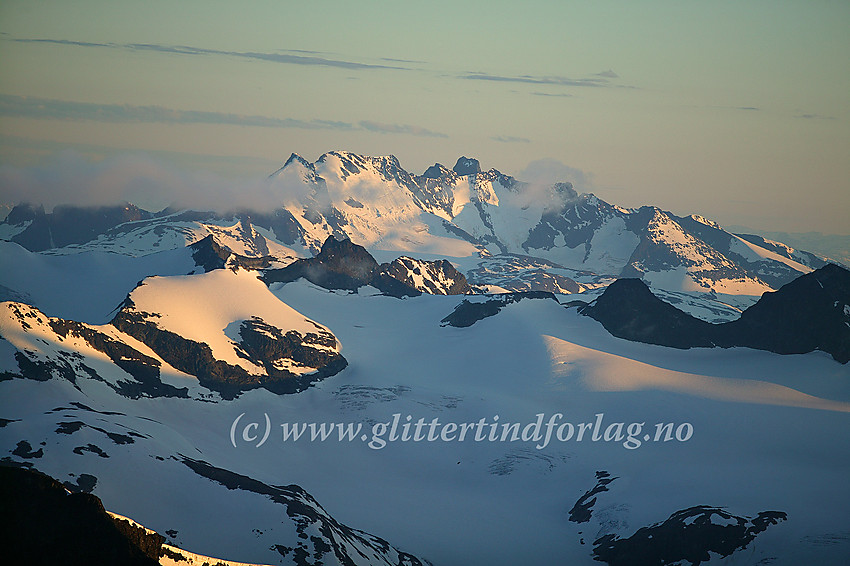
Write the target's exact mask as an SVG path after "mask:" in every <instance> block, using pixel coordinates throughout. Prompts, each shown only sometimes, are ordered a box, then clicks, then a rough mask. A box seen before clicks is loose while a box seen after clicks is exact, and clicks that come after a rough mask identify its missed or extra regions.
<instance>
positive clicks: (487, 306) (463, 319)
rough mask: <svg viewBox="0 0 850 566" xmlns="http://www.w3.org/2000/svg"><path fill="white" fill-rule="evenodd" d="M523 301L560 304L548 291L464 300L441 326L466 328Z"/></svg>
mask: <svg viewBox="0 0 850 566" xmlns="http://www.w3.org/2000/svg"><path fill="white" fill-rule="evenodd" d="M523 299H551V300H553V301H555V302H556V303H557V302H558V299H556V298H555V295H554V294H553V293H548V292H546V291H525V292H520V293H502V294H499V295H491V296H490V298H489V299H487V300H486V301H480V302H474V303H473V302H470V301H468V300H466V299H464V300H463V301H462V302H461V303H460V304H459V305H458V306H456V307H455V310H454V311H452V313H451V314H450V315H448V316H447V317H446V318H444V319H443V320H441V321H440V323H441V326H455V327H457V328H466V327H468V326H472V325H473V324H475V323H476V322H478V321H479V320H482V319H485V318H487V317H489V316H494V315H496V314H498V313H499V311H501V310H502V309H503V308H505V307H506V306H507V305H510V304H512V303H518V302H520V301H521V300H523Z"/></svg>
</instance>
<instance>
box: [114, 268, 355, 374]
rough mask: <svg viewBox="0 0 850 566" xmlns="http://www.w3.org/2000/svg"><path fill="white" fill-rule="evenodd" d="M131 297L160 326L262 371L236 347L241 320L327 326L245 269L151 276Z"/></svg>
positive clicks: (301, 328)
mask: <svg viewBox="0 0 850 566" xmlns="http://www.w3.org/2000/svg"><path fill="white" fill-rule="evenodd" d="M130 299H131V300H132V301H133V303H134V305H135V309H136V310H137V311H139V312H142V313H150V314H149V316H148V317H147V318H148V319H149V320H150V321H152V322H154V323H156V325H157V326H158V327H160V328H162V329H164V330H168V331H171V332H174V333H176V334H179V335H180V336H182V337H184V338H187V339H189V340H192V341H195V342H201V343H206V344H208V345H209V347H210V348H211V349H212V353H213V356H215V357H216V359H219V360H222V361H225V362H227V363H229V364H231V365H237V366H241V367H243V368H244V369H245V370H247V371H248V372H250V373H254V374H260V373H263V372H264V370H263V368H262V367H260V366H257V365H255V364H253V363H251V362H249V361H247V360H246V359H245V358H243V357H240V356H239V355H237V353H236V350H235V349H234V342H236V341H239V340H240V337H239V326H240V325H241V323H242V321H244V320H250V319H252V318H253V317H255V316H261V317H262V319H263V321H264V322H265V323H267V324H270V325H272V326H275V327H277V328H279V329H281V330H282V331H283V332H287V331H288V330H295V331H297V332H298V333H300V334H302V335H305V334H307V333H310V332H313V333H315V332H316V330H317V329H323V330H327V329H326V328H324V327H322V326H318V325H316V324H315V323H314V322H312V321H311V320H309V319H307V318H306V317H305V316H304V315H302V314H301V313H299V312H298V311H296V310H295V309H293V308H292V307H290V306H288V305H287V304H285V303H283V302H281V301H280V300H278V299H277V298H276V297H275V296H274V295H273V294H272V293H271V292H270V291H269V289H268V287H266V285H265V284H264V283H263V282H262V281H260V280H259V279H258V277H257V273H256V272H250V271H244V270H238V271H236V272H233V271H231V270H229V269H217V270H214V271H211V272H209V273H205V274H200V275H191V276H189V275H187V276H181V277H150V278H148V279H145V280H144V282H143V283H142V285H141V286H139V287H137V288H136V289H135V290H134V291H133V292H132V293H130ZM339 348H340V346H339V344H337V349H339Z"/></svg>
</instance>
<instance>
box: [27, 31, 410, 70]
mask: <svg viewBox="0 0 850 566" xmlns="http://www.w3.org/2000/svg"><path fill="white" fill-rule="evenodd" d="M12 41H15V42H18V43H42V44H51V45H62V46H73V47H89V48H100V49H116V50H125V51H154V52H158V53H170V54H176V55H188V56H201V57H209V56H226V57H238V58H242V59H253V60H256V61H267V62H271V63H281V64H286V65H318V66H323V67H336V68H341V69H348V70H364V69H391V70H409V69H408V68H407V67H402V66H398V65H378V64H372V63H360V62H356V61H345V60H341V59H332V58H328V57H319V56H317V55H315V54H310V53H316V52H310V51H298V50H288V51H282V52H280V51H279V52H273V53H269V52H262V51H223V50H219V49H205V48H201V47H192V46H188V45H167V44H161V43H93V42H89V41H74V40H68V39H33V38H18V39H12ZM296 53H297V54H296ZM387 61H389V60H387ZM399 62H401V61H399Z"/></svg>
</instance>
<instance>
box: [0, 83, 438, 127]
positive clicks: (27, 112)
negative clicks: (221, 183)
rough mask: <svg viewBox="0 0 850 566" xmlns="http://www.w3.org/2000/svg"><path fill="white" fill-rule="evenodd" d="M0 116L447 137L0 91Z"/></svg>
mask: <svg viewBox="0 0 850 566" xmlns="http://www.w3.org/2000/svg"><path fill="white" fill-rule="evenodd" d="M0 116H15V117H18V118H35V119H52V120H88V121H94V122H140V123H142V122H144V123H167V124H223V125H232V126H252V127H260V128H299V129H303V130H338V131H353V130H366V131H369V132H377V133H381V134H402V135H410V136H424V137H438V138H447V137H448V136H447V135H446V134H443V133H441V132H434V131H432V130H429V129H427V128H423V127H421V126H414V125H410V124H382V123H380V122H373V121H370V120H363V121H361V122H359V123H357V124H352V123H349V122H337V121H332V120H315V119H314V120H300V119H296V118H275V117H271V116H256V115H244V114H229V113H225V112H204V111H200V110H174V109H171V108H165V107H162V106H132V105H129V104H96V103H92V102H73V101H69V100H55V99H50V98H34V97H27V96H14V95H9V94H0Z"/></svg>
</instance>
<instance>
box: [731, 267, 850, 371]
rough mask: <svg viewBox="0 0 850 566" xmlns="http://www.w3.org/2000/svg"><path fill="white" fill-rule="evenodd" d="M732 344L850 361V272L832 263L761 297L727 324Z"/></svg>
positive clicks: (781, 352)
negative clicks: (816, 353) (821, 353)
mask: <svg viewBox="0 0 850 566" xmlns="http://www.w3.org/2000/svg"><path fill="white" fill-rule="evenodd" d="M722 326H725V327H728V329H727V330H728V338H729V342H730V343H731V344H732V345H738V344H740V345H745V346H749V347H751V348H758V349H763V350H770V351H772V352H778V353H780V354H802V353H805V352H811V351H812V350H822V351H824V352H827V353H829V354H831V355H832V357H833V358H835V359H836V360H837V361H839V362H841V363H847V362H848V361H850V271H848V270H847V269H845V268H843V267H841V266H839V265H836V264H833V263H830V264H827V265H825V266H824V267H821V268H820V269H817V270H815V271H813V272H811V273H808V274H806V275H801V276H800V277H798V278H797V279H795V280H794V281H792V282H790V283H788V284H787V285H784V286H783V287H782V288H780V289H779V290H778V291H775V292H772V293H771V292H768V293H765V294H764V295H762V297H761V299H759V300H758V302H757V303H756V304H754V305H753V306H751V307H750V308H748V309H747V310H745V311H744V312H743V313H741V318H739V319H738V320H736V321H733V322H729V323H727V324H725V325H722Z"/></svg>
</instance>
